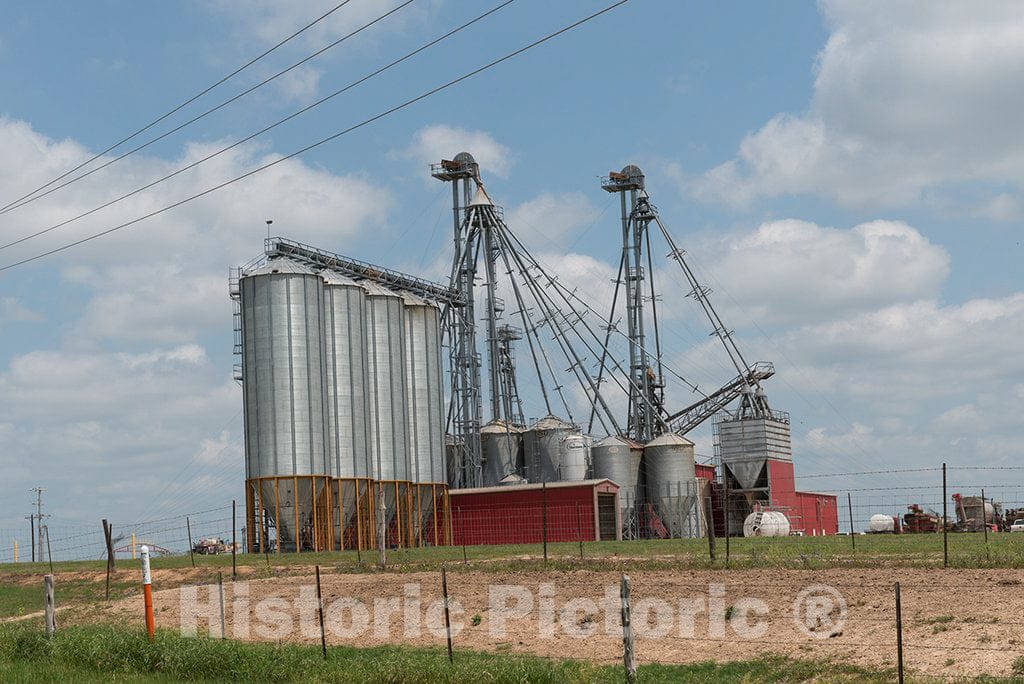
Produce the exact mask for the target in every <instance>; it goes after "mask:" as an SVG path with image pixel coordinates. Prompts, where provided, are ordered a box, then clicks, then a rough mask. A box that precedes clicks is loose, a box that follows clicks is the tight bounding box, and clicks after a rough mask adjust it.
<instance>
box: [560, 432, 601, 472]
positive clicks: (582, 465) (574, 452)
mask: <svg viewBox="0 0 1024 684" xmlns="http://www.w3.org/2000/svg"><path fill="white" fill-rule="evenodd" d="M592 441H593V440H591V439H590V437H589V436H588V435H584V434H581V433H578V432H577V433H573V434H571V435H568V436H566V438H565V439H563V440H562V444H561V449H560V450H559V460H558V479H559V480H562V481H579V480H586V479H587V475H588V474H589V473H590V445H591V443H592Z"/></svg>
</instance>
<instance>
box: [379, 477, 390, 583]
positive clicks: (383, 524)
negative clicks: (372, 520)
mask: <svg viewBox="0 0 1024 684" xmlns="http://www.w3.org/2000/svg"><path fill="white" fill-rule="evenodd" d="M387 512H388V506H387V504H386V503H385V502H384V487H383V486H381V488H380V495H379V496H378V501H377V562H378V563H379V564H380V569H381V570H383V569H384V568H385V567H387V564H388V555H387V541H388V539H387Z"/></svg>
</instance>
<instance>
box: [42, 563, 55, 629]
mask: <svg viewBox="0 0 1024 684" xmlns="http://www.w3.org/2000/svg"><path fill="white" fill-rule="evenodd" d="M43 601H44V603H43V609H44V611H43V612H44V620H45V623H46V638H47V639H50V638H52V637H53V633H54V632H56V631H57V609H56V607H55V606H54V600H53V574H52V573H51V574H49V575H44V576H43Z"/></svg>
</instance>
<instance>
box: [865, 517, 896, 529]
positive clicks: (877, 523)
mask: <svg viewBox="0 0 1024 684" xmlns="http://www.w3.org/2000/svg"><path fill="white" fill-rule="evenodd" d="M868 529H869V530H871V531H872V532H876V533H878V532H895V531H896V519H895V518H893V517H892V516H891V515H885V514H882V513H876V514H874V515H873V516H871V520H869V521H868Z"/></svg>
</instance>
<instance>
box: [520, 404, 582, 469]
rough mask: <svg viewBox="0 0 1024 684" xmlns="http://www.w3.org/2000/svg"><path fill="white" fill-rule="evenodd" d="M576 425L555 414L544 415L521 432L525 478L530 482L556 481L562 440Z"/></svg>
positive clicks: (572, 431)
mask: <svg viewBox="0 0 1024 684" xmlns="http://www.w3.org/2000/svg"><path fill="white" fill-rule="evenodd" d="M576 432H577V430H576V426H575V425H573V424H572V423H567V422H566V421H564V420H562V419H561V418H558V417H556V416H546V417H544V418H541V419H540V420H538V421H537V422H536V423H534V424H533V425H531V426H530V427H529V429H527V430H526V431H525V432H524V433H523V451H524V454H523V455H524V458H525V461H526V478H527V479H528V480H529V481H530V482H556V481H557V480H558V471H559V466H560V464H561V454H562V450H563V445H562V442H563V441H565V438H566V437H568V436H569V435H571V434H573V433H576Z"/></svg>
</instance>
